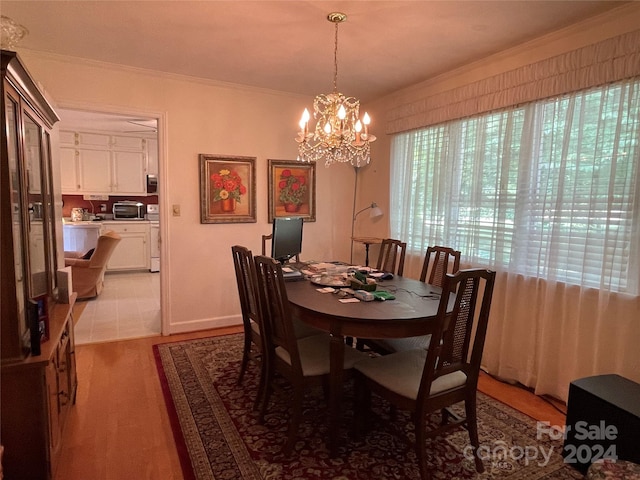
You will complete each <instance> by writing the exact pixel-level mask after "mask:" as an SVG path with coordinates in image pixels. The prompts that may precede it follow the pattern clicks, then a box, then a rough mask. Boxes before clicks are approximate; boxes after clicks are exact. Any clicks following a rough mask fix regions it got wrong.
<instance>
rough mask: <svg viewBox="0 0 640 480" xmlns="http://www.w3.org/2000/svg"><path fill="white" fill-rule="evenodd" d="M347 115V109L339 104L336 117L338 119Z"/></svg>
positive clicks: (342, 118)
mask: <svg viewBox="0 0 640 480" xmlns="http://www.w3.org/2000/svg"><path fill="white" fill-rule="evenodd" d="M346 117H347V110H346V109H345V108H344V105H340V108H339V109H338V118H339V119H340V120H344V119H345V118H346Z"/></svg>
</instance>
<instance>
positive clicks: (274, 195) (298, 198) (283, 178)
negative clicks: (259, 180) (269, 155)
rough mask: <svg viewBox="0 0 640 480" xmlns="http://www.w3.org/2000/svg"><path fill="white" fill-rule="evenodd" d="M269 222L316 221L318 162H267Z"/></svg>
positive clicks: (271, 160)
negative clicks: (298, 219)
mask: <svg viewBox="0 0 640 480" xmlns="http://www.w3.org/2000/svg"><path fill="white" fill-rule="evenodd" d="M268 164H269V172H268V186H269V202H268V206H269V223H273V219H274V218H276V217H302V219H303V220H304V221H305V222H315V221H316V163H315V162H298V161H295V160H273V159H269V160H268Z"/></svg>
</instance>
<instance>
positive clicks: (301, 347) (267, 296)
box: [255, 256, 366, 456]
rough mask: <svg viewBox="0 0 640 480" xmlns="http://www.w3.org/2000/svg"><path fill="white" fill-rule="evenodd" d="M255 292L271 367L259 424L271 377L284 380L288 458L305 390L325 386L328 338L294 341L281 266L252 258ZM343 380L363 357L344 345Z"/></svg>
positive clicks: (272, 384) (323, 335) (273, 384)
mask: <svg viewBox="0 0 640 480" xmlns="http://www.w3.org/2000/svg"><path fill="white" fill-rule="evenodd" d="M255 265H256V273H257V279H258V290H259V298H260V304H261V308H262V310H263V312H264V319H265V321H264V325H263V327H264V329H263V336H264V338H265V343H264V344H265V352H266V353H265V356H267V357H268V359H269V360H268V361H269V365H270V366H271V367H272V368H270V369H269V371H268V372H267V378H266V380H265V384H264V389H263V390H262V396H263V397H262V399H261V409H260V421H261V422H262V421H264V416H265V414H266V410H267V408H268V404H269V400H270V396H271V392H272V390H274V389H276V388H278V385H277V384H276V382H274V379H275V374H276V373H278V374H279V375H280V376H282V377H284V378H285V379H286V380H287V381H288V382H289V384H290V385H291V387H292V392H291V393H290V394H288V395H286V398H288V399H289V401H290V406H291V416H290V419H289V432H288V438H287V442H286V444H285V446H284V447H283V449H282V451H283V453H284V454H285V455H287V456H288V455H289V454H290V453H291V451H292V449H293V445H294V443H295V439H296V437H297V434H298V428H299V426H300V422H301V420H302V401H303V398H304V393H305V391H306V390H307V389H308V388H309V387H311V386H314V385H322V386H325V387H326V384H327V383H328V378H329V373H330V343H331V336H330V335H328V334H326V333H320V334H318V335H313V336H310V337H304V338H296V336H295V330H294V324H293V319H292V316H291V311H290V308H289V300H288V297H287V291H286V287H285V282H284V277H283V275H282V266H281V265H280V264H279V263H278V262H277V261H276V260H274V259H273V258H271V257H266V256H257V257H255ZM344 349H345V350H344V369H345V378H348V377H349V375H348V374H349V371H350V369H351V368H352V367H353V365H354V364H355V363H356V362H357V361H358V360H362V359H363V358H364V357H365V356H366V355H365V354H363V353H362V352H359V351H357V350H355V349H354V348H350V347H348V346H347V345H344Z"/></svg>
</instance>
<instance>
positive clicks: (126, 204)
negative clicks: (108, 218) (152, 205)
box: [113, 200, 147, 220]
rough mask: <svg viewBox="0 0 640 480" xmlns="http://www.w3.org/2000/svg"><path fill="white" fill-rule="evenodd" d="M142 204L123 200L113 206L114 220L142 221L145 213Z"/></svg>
mask: <svg viewBox="0 0 640 480" xmlns="http://www.w3.org/2000/svg"><path fill="white" fill-rule="evenodd" d="M146 210H147V209H146V207H145V205H144V203H141V202H135V201H132V200H124V201H121V202H115V203H114V204H113V219H114V220H144V215H145V213H146Z"/></svg>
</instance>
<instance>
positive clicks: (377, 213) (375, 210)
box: [369, 203, 383, 218]
mask: <svg viewBox="0 0 640 480" xmlns="http://www.w3.org/2000/svg"><path fill="white" fill-rule="evenodd" d="M374 205H375V207H371V212H369V218H377V217H381V216H382V215H383V212H382V209H381V208H380V207H379V206H377V205H376V204H375V203H374Z"/></svg>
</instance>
